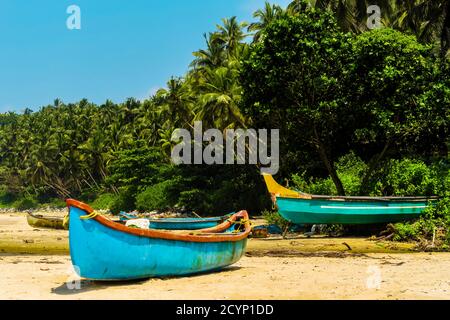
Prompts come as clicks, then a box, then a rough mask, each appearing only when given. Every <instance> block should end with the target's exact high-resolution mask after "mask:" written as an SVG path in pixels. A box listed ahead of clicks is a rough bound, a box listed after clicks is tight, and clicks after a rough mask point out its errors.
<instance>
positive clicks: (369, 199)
mask: <svg viewBox="0 0 450 320" xmlns="http://www.w3.org/2000/svg"><path fill="white" fill-rule="evenodd" d="M271 194H272V195H273V196H275V197H276V198H281V199H296V200H303V201H321V200H323V201H330V202H331V201H336V202H365V203H367V202H391V203H396V202H402V201H404V202H428V201H436V200H439V199H440V198H439V197H437V196H430V197H426V196H424V197H365V196H327V195H311V198H310V199H305V198H300V197H295V196H287V195H278V194H273V193H271Z"/></svg>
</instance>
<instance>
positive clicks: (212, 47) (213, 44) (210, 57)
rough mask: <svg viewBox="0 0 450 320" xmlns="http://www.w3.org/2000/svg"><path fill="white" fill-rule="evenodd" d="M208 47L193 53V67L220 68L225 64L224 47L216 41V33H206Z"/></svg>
mask: <svg viewBox="0 0 450 320" xmlns="http://www.w3.org/2000/svg"><path fill="white" fill-rule="evenodd" d="M203 36H204V38H205V41H206V49H200V50H198V51H195V52H194V53H193V55H194V57H195V59H194V60H193V61H192V62H191V67H193V68H196V69H202V68H205V67H207V68H218V67H220V66H223V63H224V61H225V60H226V55H225V51H224V50H223V47H222V46H221V45H220V44H219V43H218V42H217V41H216V38H215V35H214V34H213V33H209V34H208V35H207V34H206V33H205V34H204V35H203Z"/></svg>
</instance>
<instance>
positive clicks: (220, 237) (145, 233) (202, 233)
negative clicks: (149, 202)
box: [66, 199, 251, 242]
mask: <svg viewBox="0 0 450 320" xmlns="http://www.w3.org/2000/svg"><path fill="white" fill-rule="evenodd" d="M66 203H67V206H68V208H69V209H70V207H74V208H78V209H80V210H83V211H85V212H86V213H87V214H91V213H92V212H94V209H93V208H91V207H90V206H89V205H87V204H85V203H83V202H80V201H78V200H74V199H67V200H66ZM238 218H243V220H244V226H245V230H244V231H242V232H239V233H229V234H224V233H221V232H223V231H225V230H227V229H229V228H230V227H231V226H232V225H233V224H234V223H235V222H236V220H237V219H238ZM92 219H93V220H95V221H96V222H98V223H100V224H101V225H103V226H105V227H107V228H110V229H113V230H116V231H119V232H123V233H127V234H131V235H135V236H140V237H146V238H154V239H165V240H174V241H185V242H237V241H240V240H243V239H246V238H247V236H248V235H249V233H250V231H251V227H250V221H249V216H248V213H247V211H245V210H242V211H239V212H238V213H235V214H233V215H232V216H230V217H229V218H228V219H227V220H225V221H224V222H222V223H221V224H219V225H217V226H215V227H212V228H206V229H200V230H194V231H192V230H160V229H137V228H131V227H127V226H125V225H123V224H120V223H117V222H114V221H112V220H110V219H108V218H106V217H104V216H103V215H97V216H95V217H93V218H92Z"/></svg>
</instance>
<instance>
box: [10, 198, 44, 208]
mask: <svg viewBox="0 0 450 320" xmlns="http://www.w3.org/2000/svg"><path fill="white" fill-rule="evenodd" d="M12 206H13V208H15V209H17V210H29V209H34V208H37V207H38V202H37V201H36V199H34V198H32V197H31V196H27V197H24V198H20V199H18V200H16V201H15V202H14V203H13V204H12Z"/></svg>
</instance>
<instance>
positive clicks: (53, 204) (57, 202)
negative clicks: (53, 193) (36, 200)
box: [39, 198, 66, 208]
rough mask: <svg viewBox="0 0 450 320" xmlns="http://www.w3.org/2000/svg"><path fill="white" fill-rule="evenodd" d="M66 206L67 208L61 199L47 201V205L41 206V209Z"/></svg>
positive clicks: (42, 204)
mask: <svg viewBox="0 0 450 320" xmlns="http://www.w3.org/2000/svg"><path fill="white" fill-rule="evenodd" d="M65 206H66V202H65V201H64V200H61V199H59V198H52V199H47V201H46V202H45V203H41V204H39V207H41V208H46V207H50V208H64V207H65Z"/></svg>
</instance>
